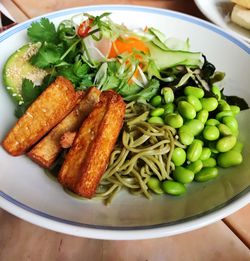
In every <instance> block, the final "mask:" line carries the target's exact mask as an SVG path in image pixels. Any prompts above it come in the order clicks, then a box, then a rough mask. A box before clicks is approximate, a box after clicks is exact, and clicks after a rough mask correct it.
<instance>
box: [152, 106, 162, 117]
mask: <svg viewBox="0 0 250 261" xmlns="http://www.w3.org/2000/svg"><path fill="white" fill-rule="evenodd" d="M164 112H165V111H164V109H163V108H161V107H158V108H155V109H153V110H152V111H151V112H150V115H151V116H153V117H159V116H161V115H163V114H164Z"/></svg>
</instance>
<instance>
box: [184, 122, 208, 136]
mask: <svg viewBox="0 0 250 261" xmlns="http://www.w3.org/2000/svg"><path fill="white" fill-rule="evenodd" d="M184 126H186V130H188V132H190V133H191V134H193V135H194V136H196V135H198V134H200V133H201V131H202V130H203V128H204V124H203V123H202V122H201V121H200V120H198V119H193V120H189V121H186V122H185V124H184Z"/></svg>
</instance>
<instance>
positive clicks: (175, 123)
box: [164, 113, 183, 129]
mask: <svg viewBox="0 0 250 261" xmlns="http://www.w3.org/2000/svg"><path fill="white" fill-rule="evenodd" d="M164 121H165V123H166V124H167V125H169V126H171V127H173V128H175V129H177V128H180V127H181V126H182V125H183V118H182V117H181V115H180V114H177V113H169V114H167V115H166V116H165V118H164Z"/></svg>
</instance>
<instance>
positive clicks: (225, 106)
mask: <svg viewBox="0 0 250 261" xmlns="http://www.w3.org/2000/svg"><path fill="white" fill-rule="evenodd" d="M218 109H219V111H228V110H231V108H230V105H229V104H228V103H227V102H226V101H225V100H220V101H219V102H218Z"/></svg>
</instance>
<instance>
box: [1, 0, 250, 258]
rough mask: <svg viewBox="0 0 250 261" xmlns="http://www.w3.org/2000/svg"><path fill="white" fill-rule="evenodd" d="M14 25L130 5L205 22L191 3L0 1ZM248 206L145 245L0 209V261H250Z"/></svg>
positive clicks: (150, 0) (170, 0)
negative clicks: (67, 230) (70, 230)
mask: <svg viewBox="0 0 250 261" xmlns="http://www.w3.org/2000/svg"><path fill="white" fill-rule="evenodd" d="M1 3H2V4H3V5H4V6H5V7H6V8H7V9H8V11H9V12H10V13H11V15H12V16H13V17H14V18H15V19H16V21H17V22H22V21H25V20H27V19H29V18H32V17H35V16H38V15H42V14H45V13H47V12H51V11H56V10H60V9H64V8H69V7H76V6H83V5H91V4H92V5H93V4H95V5H97V4H135V5H144V6H153V7H160V8H165V9H172V10H176V11H180V12H183V13H187V14H191V15H194V16H196V17H199V18H202V19H206V18H205V17H204V16H203V14H202V13H201V12H200V11H199V9H198V8H197V7H196V5H195V4H194V2H193V1H192V0H189V1H186V0H119V1H117V0H109V1H106V0H84V1H83V0H82V1H81V0H71V1H68V0H42V1H37V0H13V1H10V0H1ZM249 217H250V205H249V204H248V205H247V206H246V207H244V208H242V209H241V210H240V211H238V212H236V213H234V214H233V215H231V216H229V217H227V218H225V219H223V220H221V221H219V222H216V223H214V224H212V225H209V226H206V227H204V228H201V229H198V230H195V231H192V232H188V233H184V234H180V235H177V236H172V237H165V238H159V239H150V240H137V241H107V240H95V239H86V238H79V237H73V236H69V235H64V234H61V233H57V232H53V231H49V230H46V229H43V228H40V227H38V226H35V225H32V224H30V223H27V222H26V221H23V220H21V219H19V218H16V217H15V216H13V215H11V214H9V213H7V212H5V211H4V210H1V209H0V261H3V260H4V261H8V260H9V261H13V260H14V261H15V260H19V261H22V260H46V261H47V260H74V261H77V260H96V261H99V260H111V261H112V260H116V261H119V260H121V261H122V260H180V259H181V260H209V261H211V260H227V261H230V260H241V261H243V260H250V250H249V248H250V218H249Z"/></svg>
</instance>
